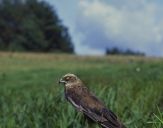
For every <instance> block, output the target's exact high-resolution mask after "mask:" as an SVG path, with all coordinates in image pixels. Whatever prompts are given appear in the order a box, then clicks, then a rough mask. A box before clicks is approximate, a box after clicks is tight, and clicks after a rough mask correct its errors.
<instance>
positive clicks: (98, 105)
mask: <svg viewBox="0 0 163 128" xmlns="http://www.w3.org/2000/svg"><path fill="white" fill-rule="evenodd" d="M59 82H60V83H64V85H65V97H66V99H67V100H68V101H69V102H70V103H71V104H72V105H73V106H74V107H75V108H76V109H77V110H78V111H80V112H82V113H83V114H84V115H86V116H87V117H89V118H90V119H92V120H93V121H95V122H98V123H99V124H100V125H101V126H102V127H103V128H125V127H124V125H122V123H121V122H120V121H119V120H118V118H117V116H116V115H115V114H114V113H113V112H112V111H110V110H108V109H107V108H106V107H105V105H104V104H103V103H102V102H101V101H100V100H99V99H97V98H96V97H95V96H94V95H93V94H92V93H91V92H90V91H89V90H88V88H87V87H86V86H85V85H84V84H83V82H82V81H81V80H80V79H79V78H78V77H77V76H76V75H74V74H70V73H69V74H66V75H65V76H63V77H62V78H61V79H60V81H59Z"/></svg>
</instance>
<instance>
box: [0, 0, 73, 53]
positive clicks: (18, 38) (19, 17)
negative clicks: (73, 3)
mask: <svg viewBox="0 0 163 128" xmlns="http://www.w3.org/2000/svg"><path fill="white" fill-rule="evenodd" d="M0 50H3V51H32V52H66V53H73V51H74V48H73V44H72V41H71V38H70V36H69V33H68V29H67V28H66V27H65V26H64V25H63V24H62V22H61V20H60V19H59V17H58V15H57V13H56V11H55V10H54V8H52V7H51V6H50V5H49V4H48V3H46V2H43V1H39V0H0Z"/></svg>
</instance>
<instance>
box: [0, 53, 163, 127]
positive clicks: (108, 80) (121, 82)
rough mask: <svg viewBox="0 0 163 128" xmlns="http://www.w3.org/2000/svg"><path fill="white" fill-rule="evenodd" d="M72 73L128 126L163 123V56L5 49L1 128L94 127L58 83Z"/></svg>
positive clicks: (0, 59) (0, 67)
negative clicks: (71, 102) (65, 95)
mask: <svg viewBox="0 0 163 128" xmlns="http://www.w3.org/2000/svg"><path fill="white" fill-rule="evenodd" d="M68 72H72V73H75V74H77V75H78V76H79V77H80V78H81V79H82V80H83V81H84V82H85V84H86V85H87V86H88V87H89V88H90V89H91V90H92V92H94V93H95V94H96V95H97V96H98V97H99V98H100V99H101V100H102V101H104V102H105V104H106V105H107V107H108V108H110V109H111V110H113V111H114V112H115V113H116V114H117V115H118V116H119V117H120V119H121V120H122V121H123V122H124V123H125V125H126V126H127V127H128V128H162V126H163V113H162V111H163V91H162V90H163V86H162V85H163V60H162V59H159V58H144V57H133V56H129V57H122V56H106V57H80V56H74V55H64V54H62V55H61V54H60V55H59V54H58V55H57V54H56V55H54V54H32V53H28V54H24V53H22V54H17V53H0V128H92V126H90V125H88V123H87V121H85V120H84V118H83V116H82V114H81V113H77V112H76V111H75V110H74V108H73V107H72V106H71V105H70V104H69V103H67V102H66V100H65V99H64V93H63V86H59V85H58V83H57V82H58V80H59V78H60V77H61V76H62V75H64V74H65V73H68ZM93 127H94V128H98V125H97V126H93Z"/></svg>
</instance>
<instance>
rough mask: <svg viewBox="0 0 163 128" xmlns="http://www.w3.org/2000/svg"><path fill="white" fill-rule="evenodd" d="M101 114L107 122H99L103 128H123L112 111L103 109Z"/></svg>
mask: <svg viewBox="0 0 163 128" xmlns="http://www.w3.org/2000/svg"><path fill="white" fill-rule="evenodd" d="M102 114H103V116H104V117H105V118H106V119H107V121H103V122H100V124H101V126H102V127H103V128H125V126H124V125H123V124H122V123H121V122H120V121H119V120H118V118H117V116H116V115H115V114H114V113H113V112H112V111H110V110H108V109H103V112H102Z"/></svg>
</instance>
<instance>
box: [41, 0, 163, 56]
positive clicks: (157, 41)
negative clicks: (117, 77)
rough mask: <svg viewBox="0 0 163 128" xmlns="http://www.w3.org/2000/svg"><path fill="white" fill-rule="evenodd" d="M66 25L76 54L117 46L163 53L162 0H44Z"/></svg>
mask: <svg viewBox="0 0 163 128" xmlns="http://www.w3.org/2000/svg"><path fill="white" fill-rule="evenodd" d="M44 1H47V2H49V3H50V4H51V5H52V6H54V7H55V9H56V11H57V13H58V15H59V17H60V19H61V20H62V21H63V24H64V25H66V26H67V27H68V28H69V32H70V34H71V37H72V40H73V42H74V46H75V51H76V53H77V54H82V55H85V54H89V55H90V54H94V55H100V54H104V53H105V50H106V48H112V47H119V48H122V49H128V48H129V49H132V50H135V51H141V52H145V53H146V54H147V55H149V56H163V0H44Z"/></svg>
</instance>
